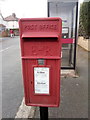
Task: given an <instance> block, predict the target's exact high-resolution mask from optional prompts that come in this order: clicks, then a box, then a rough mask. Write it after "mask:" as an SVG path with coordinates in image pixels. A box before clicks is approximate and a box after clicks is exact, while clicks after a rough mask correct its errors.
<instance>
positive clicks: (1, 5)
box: [0, 0, 83, 18]
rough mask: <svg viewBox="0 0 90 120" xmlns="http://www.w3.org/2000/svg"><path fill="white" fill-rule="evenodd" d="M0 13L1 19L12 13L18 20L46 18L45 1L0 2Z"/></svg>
mask: <svg viewBox="0 0 90 120" xmlns="http://www.w3.org/2000/svg"><path fill="white" fill-rule="evenodd" d="M80 2H83V0H80ZM0 11H1V13H2V15H3V17H7V16H9V15H11V14H12V13H16V16H17V17H18V18H23V17H33V18H34V17H47V0H0Z"/></svg>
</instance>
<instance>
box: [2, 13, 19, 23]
mask: <svg viewBox="0 0 90 120" xmlns="http://www.w3.org/2000/svg"><path fill="white" fill-rule="evenodd" d="M4 20H5V21H18V18H17V17H16V14H15V13H12V15H10V16H8V17H6V18H4Z"/></svg>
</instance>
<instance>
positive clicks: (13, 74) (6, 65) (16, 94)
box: [0, 37, 23, 118]
mask: <svg viewBox="0 0 90 120" xmlns="http://www.w3.org/2000/svg"><path fill="white" fill-rule="evenodd" d="M0 46H1V47H2V48H1V49H0V56H1V57H2V61H0V63H1V64H0V65H2V67H0V70H1V71H2V81H1V79H0V83H1V82H2V118H14V116H15V114H16V112H17V111H18V108H19V105H20V104H21V101H22V99H23V82H22V75H21V60H20V47H19V46H20V45H19V37H14V38H10V37H6V38H3V39H2V40H1V39H0ZM0 85H1V84H0ZM0 87H1V86H0ZM0 93H1V91H0ZM0 95H1V94H0ZM0 98H1V96H0Z"/></svg>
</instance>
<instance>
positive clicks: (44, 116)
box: [40, 107, 48, 120]
mask: <svg viewBox="0 0 90 120" xmlns="http://www.w3.org/2000/svg"><path fill="white" fill-rule="evenodd" d="M40 120H48V107H40Z"/></svg>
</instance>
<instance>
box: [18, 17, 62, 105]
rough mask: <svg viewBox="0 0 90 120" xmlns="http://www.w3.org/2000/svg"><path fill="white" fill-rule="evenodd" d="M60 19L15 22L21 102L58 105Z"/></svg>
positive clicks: (34, 19)
mask: <svg viewBox="0 0 90 120" xmlns="http://www.w3.org/2000/svg"><path fill="white" fill-rule="evenodd" d="M61 30H62V20H61V19H60V18H33V19H32V18H28V19H26V18H22V19H20V20H19V31H20V43H21V58H22V68H23V69H22V70H23V81H24V93H25V103H26V105H28V106H29V105H30V106H44V107H57V106H59V103H60V65H61V64H60V63H61V32H62V31H61Z"/></svg>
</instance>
